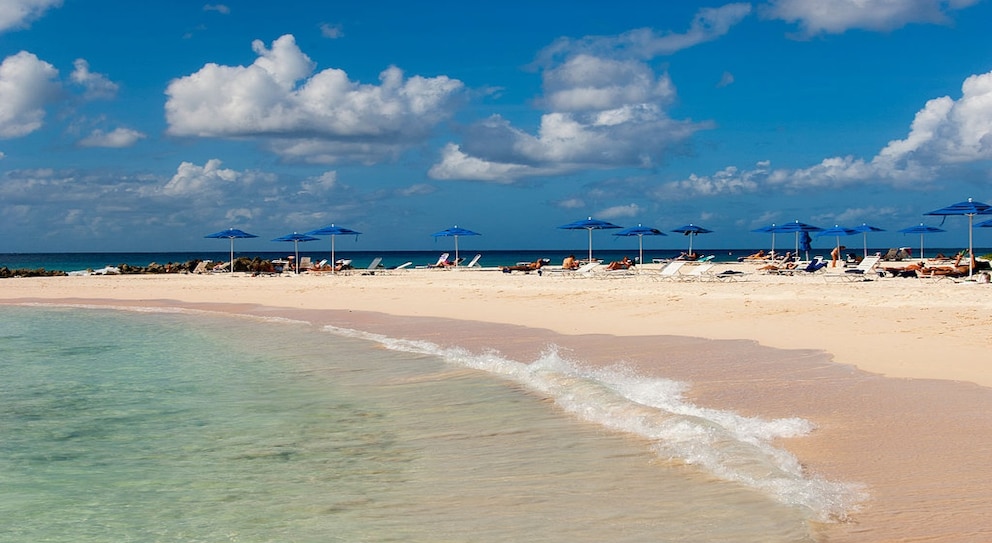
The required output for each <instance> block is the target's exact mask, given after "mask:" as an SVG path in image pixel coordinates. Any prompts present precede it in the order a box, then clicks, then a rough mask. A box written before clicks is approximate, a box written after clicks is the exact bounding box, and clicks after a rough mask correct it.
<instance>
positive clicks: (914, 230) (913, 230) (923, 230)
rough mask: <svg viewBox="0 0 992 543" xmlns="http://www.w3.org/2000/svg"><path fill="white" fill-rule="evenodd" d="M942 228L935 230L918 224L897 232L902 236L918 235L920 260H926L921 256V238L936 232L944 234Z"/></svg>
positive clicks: (933, 227) (935, 228)
mask: <svg viewBox="0 0 992 543" xmlns="http://www.w3.org/2000/svg"><path fill="white" fill-rule="evenodd" d="M946 231H947V230H944V229H943V228H937V227H936V226H928V225H925V224H923V223H920V224H918V225H916V226H910V227H909V228H903V229H902V230H900V231H899V232H901V233H903V234H919V235H920V258H926V256H924V254H923V236H924V235H925V234H935V233H937V232H946Z"/></svg>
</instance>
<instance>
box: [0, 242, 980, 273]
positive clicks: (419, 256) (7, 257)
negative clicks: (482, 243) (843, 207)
mask: <svg viewBox="0 0 992 543" xmlns="http://www.w3.org/2000/svg"><path fill="white" fill-rule="evenodd" d="M831 248H832V246H829V247H814V248H813V249H812V250H811V251H810V255H811V256H814V255H821V256H826V257H829V253H830V249H831ZM762 249H763V250H765V251H768V249H767V248H762V247H754V248H706V247H694V248H693V251H694V252H696V253H698V254H700V255H713V257H714V258H713V260H714V261H715V262H736V261H737V259H738V258H740V257H743V256H747V255H749V254H753V253H755V252H757V251H759V250H762ZM790 250H792V249H791V248H790V247H777V248H776V251H777V252H779V253H781V254H784V253H785V252H786V251H790ZM887 250H889V247H869V248H868V254H874V253H876V252H881V253H883V254H884V253H885V251H887ZM960 250H961V248H957V247H933V248H930V247H927V248H926V256H928V257H932V256H934V255H937V254H938V253H942V254H944V255H953V254H956V253H957V252H958V251H960ZM682 252H683V250H680V249H647V248H646V249H645V250H644V261H645V262H648V263H650V262H651V261H652V260H653V259H673V258H676V257H678V256H679V255H680V254H681V253H682ZM863 252H864V249H863V248H861V247H857V246H847V248H846V249H845V250H844V253H845V254H848V253H852V254H855V255H859V256H860V255H862V254H863ZM912 252H913V257H912V258H918V254H919V251H918V248H917V249H916V250H913V251H912ZM441 253H449V254H450V258H452V259H453V258H454V250H453V249H449V248H439V249H435V250H431V251H342V250H338V251H335V259H336V260H339V259H350V260H352V265H353V266H354V267H356V268H364V267H366V266H368V264H369V263H371V262H372V260H373V259H375V258H382V263H381V264H382V266H384V267H387V268H389V267H394V266H399V265H401V264H403V263H405V262H412V263H413V265H414V266H423V265H428V264H433V263H434V262H436V261H437V259H438V256H439V255H441ZM988 253H992V248H986V247H976V248H975V254H976V255H978V256H982V255H985V254H988ZM290 254H292V250H290V251H262V252H258V251H235V252H234V257H235V258H240V257H246V258H251V259H253V258H255V257H258V258H261V259H263V260H276V259H280V258H286V257H287V256H289V255H290ZM476 254H481V255H482V257H481V258H480V260H479V264H480V265H481V266H483V267H498V266H512V265H514V264H517V263H520V262H534V261H535V260H537V259H539V258H547V259H550V260H551V263H552V264H559V263H561V261H562V260H563V259H564V258H565V257H566V256H568V255H569V254H574V255H576V256H577V257H579V258H585V257H586V256H587V254H588V249H522V250H503V249H501V250H473V249H462V250H460V251H459V256H460V257H461V258H464V259H466V260H471V259H472V257H474V256H475V255H476ZM593 256H594V257H595V258H597V259H600V260H603V261H605V262H610V261H613V260H620V259H622V258H623V257H624V256H627V257H630V258H631V259H636V258H637V257H638V249H637V247H636V246H635V247H634V248H632V249H631V248H623V249H618V248H615V247H608V248H602V249H598V248H595V247H594V250H593ZM300 257H301V258H302V257H310V258H311V260H312V261H313V262H319V261H320V260H322V259H330V251H328V250H326V249H321V250H306V251H304V250H301V251H300ZM229 258H230V252H229V251H163V252H61V253H58V252H56V253H49V252H45V253H0V267H6V268H9V269H11V270H17V269H28V270H36V269H45V270H49V271H64V272H71V271H82V270H97V269H102V268H104V267H107V266H119V265H121V264H127V265H129V266H148V265H149V264H152V263H157V264H167V263H170V262H171V263H185V262H189V261H192V260H211V261H214V262H227V260H228V259H229Z"/></svg>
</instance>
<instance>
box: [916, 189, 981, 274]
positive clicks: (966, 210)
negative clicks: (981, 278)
mask: <svg viewBox="0 0 992 543" xmlns="http://www.w3.org/2000/svg"><path fill="white" fill-rule="evenodd" d="M988 214H992V206H990V205H988V204H984V203H982V202H976V201H974V200H972V199H971V198H968V201H967V202H958V203H956V204H952V205H949V206H947V207H942V208H940V209H937V210H934V211H931V212H929V213H924V215H940V216H943V217H944V219H945V220H946V219H947V217H948V216H950V215H966V216H967V217H968V255H969V259H968V262H969V265H968V278H969V279H970V278H971V276H972V275H973V274H974V273H975V270H974V265H973V264H971V263H973V262H974V261H975V259H974V248H973V244H972V236H971V234H972V224H971V223H972V222H973V221H974V217H975V215H988ZM940 224H944V222H943V221H941V222H940Z"/></svg>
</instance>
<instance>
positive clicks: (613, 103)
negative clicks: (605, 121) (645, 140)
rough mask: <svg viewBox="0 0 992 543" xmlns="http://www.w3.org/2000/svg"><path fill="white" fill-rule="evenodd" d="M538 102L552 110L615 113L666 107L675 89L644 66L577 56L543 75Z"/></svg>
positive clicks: (639, 63)
mask: <svg viewBox="0 0 992 543" xmlns="http://www.w3.org/2000/svg"><path fill="white" fill-rule="evenodd" d="M544 93H545V97H544V99H543V100H542V101H541V103H542V104H544V105H546V106H547V107H548V108H549V109H551V110H552V111H557V112H584V111H611V110H612V111H615V110H618V109H619V110H622V109H625V108H628V107H629V106H630V105H631V104H643V103H653V104H661V105H665V104H669V103H671V101H672V100H673V99H674V98H675V87H674V85H672V82H671V79H669V77H668V76H667V74H666V75H662V76H661V77H655V75H654V72H653V71H652V70H651V68H650V67H648V66H647V65H646V64H644V63H642V62H636V61H622V60H613V59H607V58H600V57H592V56H589V55H579V56H576V57H574V58H571V59H569V60H568V61H566V62H565V63H564V64H562V65H561V66H557V67H555V68H551V69H549V70H546V71H545V72H544Z"/></svg>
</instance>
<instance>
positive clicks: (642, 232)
mask: <svg viewBox="0 0 992 543" xmlns="http://www.w3.org/2000/svg"><path fill="white" fill-rule="evenodd" d="M613 235H614V236H626V237H629V236H637V251H638V255H639V256H638V259H637V263H638V264H644V236H664V235H666V234H665V233H664V232H662V231H661V230H658V229H657V228H651V227H649V226H641V225H637V226H631V227H630V228H624V229H623V230H621V231H619V232H614V233H613Z"/></svg>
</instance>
